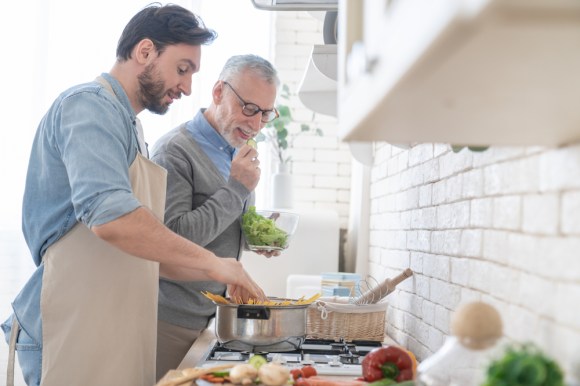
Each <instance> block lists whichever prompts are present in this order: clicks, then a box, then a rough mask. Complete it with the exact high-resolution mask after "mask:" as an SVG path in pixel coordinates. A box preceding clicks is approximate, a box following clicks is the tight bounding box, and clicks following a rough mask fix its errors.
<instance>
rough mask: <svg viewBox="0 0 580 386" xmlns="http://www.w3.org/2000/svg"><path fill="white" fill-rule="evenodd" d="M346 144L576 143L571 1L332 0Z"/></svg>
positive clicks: (578, 103) (579, 59) (575, 35)
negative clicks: (335, 1) (335, 10)
mask: <svg viewBox="0 0 580 386" xmlns="http://www.w3.org/2000/svg"><path fill="white" fill-rule="evenodd" d="M338 27H339V32H338V118H339V134H340V137H341V138H342V139H343V140H346V141H388V142H391V143H417V142H445V143H452V144H465V145H547V146H552V145H561V144H565V143H569V142H574V141H578V140H580V1H577V0H364V1H361V0H340V2H339V11H338Z"/></svg>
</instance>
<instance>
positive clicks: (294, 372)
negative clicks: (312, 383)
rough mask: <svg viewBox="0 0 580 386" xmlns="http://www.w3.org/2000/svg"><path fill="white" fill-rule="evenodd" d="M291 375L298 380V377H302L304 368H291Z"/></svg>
mask: <svg viewBox="0 0 580 386" xmlns="http://www.w3.org/2000/svg"><path fill="white" fill-rule="evenodd" d="M290 375H292V379H294V380H297V379H298V378H302V375H303V374H302V370H300V369H292V370H290Z"/></svg>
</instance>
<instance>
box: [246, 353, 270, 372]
mask: <svg viewBox="0 0 580 386" xmlns="http://www.w3.org/2000/svg"><path fill="white" fill-rule="evenodd" d="M266 363H268V360H267V359H266V358H264V357H263V356H261V355H252V357H251V358H250V359H248V364H250V365H252V366H254V367H255V368H257V369H259V368H260V367H262V365H265V364H266Z"/></svg>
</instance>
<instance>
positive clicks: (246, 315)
mask: <svg viewBox="0 0 580 386" xmlns="http://www.w3.org/2000/svg"><path fill="white" fill-rule="evenodd" d="M238 319H262V320H268V319H270V309H269V308H268V307H264V306H250V305H246V304H244V305H240V306H238Z"/></svg>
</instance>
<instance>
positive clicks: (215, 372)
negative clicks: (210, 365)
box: [212, 370, 230, 378]
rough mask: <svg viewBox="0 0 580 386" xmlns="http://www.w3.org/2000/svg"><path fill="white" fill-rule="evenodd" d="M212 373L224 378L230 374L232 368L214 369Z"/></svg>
mask: <svg viewBox="0 0 580 386" xmlns="http://www.w3.org/2000/svg"><path fill="white" fill-rule="evenodd" d="M212 374H213V375H214V376H216V377H221V378H223V377H227V376H229V375H230V370H226V371H214V372H213V373H212Z"/></svg>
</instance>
